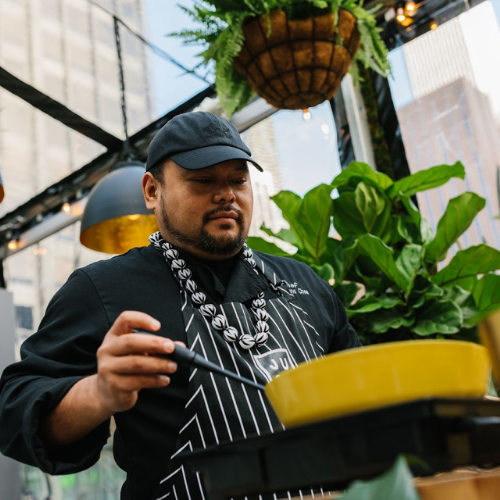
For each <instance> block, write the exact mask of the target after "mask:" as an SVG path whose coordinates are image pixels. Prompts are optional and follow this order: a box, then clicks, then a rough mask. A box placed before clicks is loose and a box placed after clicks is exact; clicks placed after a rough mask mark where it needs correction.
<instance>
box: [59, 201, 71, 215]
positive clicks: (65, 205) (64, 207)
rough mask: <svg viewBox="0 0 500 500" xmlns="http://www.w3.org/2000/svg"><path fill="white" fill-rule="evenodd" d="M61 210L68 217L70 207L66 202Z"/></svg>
mask: <svg viewBox="0 0 500 500" xmlns="http://www.w3.org/2000/svg"><path fill="white" fill-rule="evenodd" d="M61 209H62V211H63V212H64V213H65V214H67V215H69V213H70V212H71V205H70V204H69V203H68V202H66V203H64V204H63V206H62V207H61Z"/></svg>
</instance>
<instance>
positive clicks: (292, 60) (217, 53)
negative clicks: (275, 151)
mask: <svg viewBox="0 0 500 500" xmlns="http://www.w3.org/2000/svg"><path fill="white" fill-rule="evenodd" d="M362 2H363V0H196V1H195V4H194V7H193V8H191V9H190V8H187V7H181V8H182V9H183V10H184V11H185V12H186V13H187V14H188V15H189V16H190V17H191V18H192V19H193V20H194V21H195V22H197V23H199V24H201V28H200V29H197V30H183V31H180V32H177V33H172V35H173V36H178V37H181V38H183V39H184V40H185V42H186V43H190V44H191V43H195V44H204V45H206V49H205V50H204V51H203V52H202V53H201V54H200V55H201V56H202V57H203V61H204V63H205V64H209V63H211V62H213V63H214V64H215V86H216V90H217V93H218V95H219V97H220V100H221V104H222V106H223V108H224V110H225V111H226V113H227V114H228V115H231V114H232V113H233V112H234V111H235V110H238V109H240V108H242V107H243V106H244V105H245V104H246V103H247V102H248V101H249V100H250V99H251V98H252V97H253V95H254V93H257V94H259V95H261V96H262V97H263V98H264V99H266V100H267V101H268V102H269V103H270V104H272V105H273V106H275V107H277V108H280V109H304V108H307V107H311V106H314V105H316V104H319V103H321V102H323V101H325V100H327V99H330V98H331V97H332V96H333V95H334V93H335V92H336V91H337V89H338V88H339V86H340V82H341V80H342V78H343V77H344V76H345V74H346V73H347V71H348V70H349V68H351V69H352V70H353V71H354V72H355V70H356V65H355V64H351V61H353V62H358V61H359V62H361V63H362V64H364V66H366V67H369V68H371V69H373V70H374V71H377V72H379V73H381V74H383V75H387V73H388V71H389V63H388V61H387V50H386V47H385V45H384V43H383V41H382V40H381V38H380V35H379V33H380V28H378V27H377V25H376V19H375V17H374V15H373V11H367V10H365V9H364V8H363V7H362Z"/></svg>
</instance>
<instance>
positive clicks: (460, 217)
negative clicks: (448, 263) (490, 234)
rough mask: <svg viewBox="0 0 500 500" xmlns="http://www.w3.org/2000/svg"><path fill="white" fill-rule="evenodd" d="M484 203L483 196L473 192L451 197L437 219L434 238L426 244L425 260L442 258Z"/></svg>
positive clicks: (439, 259)
mask: <svg viewBox="0 0 500 500" xmlns="http://www.w3.org/2000/svg"><path fill="white" fill-rule="evenodd" d="M485 203H486V202H485V200H484V198H481V197H480V196H478V195H477V194H475V193H464V194H462V195H460V196H457V197H456V198H453V199H451V200H450V202H449V203H448V206H447V207H446V211H445V213H444V214H443V216H442V217H441V219H440V220H439V223H438V228H437V232H436V236H435V238H434V239H433V240H432V241H431V243H429V245H428V246H427V250H426V252H425V260H426V261H428V262H431V261H441V260H443V259H444V258H445V257H446V253H447V251H448V249H449V248H450V247H451V246H452V245H453V244H454V243H455V242H456V241H457V240H458V238H459V236H460V235H461V234H462V233H463V232H464V231H465V230H466V229H467V228H468V227H469V226H470V224H471V223H472V221H473V220H474V218H475V217H476V215H477V214H478V213H479V212H480V211H481V210H482V209H483V208H484V205H485Z"/></svg>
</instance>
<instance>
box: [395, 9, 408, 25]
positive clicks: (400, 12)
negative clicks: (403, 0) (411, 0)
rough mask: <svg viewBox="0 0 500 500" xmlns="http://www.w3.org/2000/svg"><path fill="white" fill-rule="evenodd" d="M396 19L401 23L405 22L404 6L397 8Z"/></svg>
mask: <svg viewBox="0 0 500 500" xmlns="http://www.w3.org/2000/svg"><path fill="white" fill-rule="evenodd" d="M396 19H397V21H398V22H399V23H403V22H404V20H405V19H406V15H405V9H404V7H398V8H397V10H396Z"/></svg>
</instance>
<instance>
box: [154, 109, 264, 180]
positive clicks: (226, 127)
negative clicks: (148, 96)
mask: <svg viewBox="0 0 500 500" xmlns="http://www.w3.org/2000/svg"><path fill="white" fill-rule="evenodd" d="M251 155H252V153H251V152H250V150H249V149H248V147H247V146H246V144H245V143H244V142H243V140H242V139H241V137H240V134H239V132H238V130H237V129H236V127H235V126H234V125H233V124H232V123H229V122H228V121H227V120H224V119H223V118H220V117H219V116H217V115H214V114H212V113H208V112H205V111H194V112H191V113H183V114H181V115H177V116H175V117H174V118H172V119H171V120H170V121H169V122H167V123H166V124H165V125H164V126H163V127H162V128H161V129H160V130H159V132H158V133H157V134H156V136H155V137H154V139H153V140H152V141H151V144H150V145H149V149H148V159H147V162H146V170H149V169H150V168H151V167H153V165H156V164H157V163H158V162H160V161H162V160H165V159H166V158H170V159H172V160H173V161H174V162H175V163H177V165H179V166H181V167H182V168H186V169H188V170H199V169H201V168H207V167H211V166H212V165H216V164H217V163H221V162H223V161H227V160H246V161H249V162H251V163H253V164H254V165H255V166H256V167H257V168H258V169H259V170H260V171H261V172H262V167H261V166H260V165H259V164H258V163H257V162H256V161H255V160H253V159H252V158H251Z"/></svg>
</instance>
